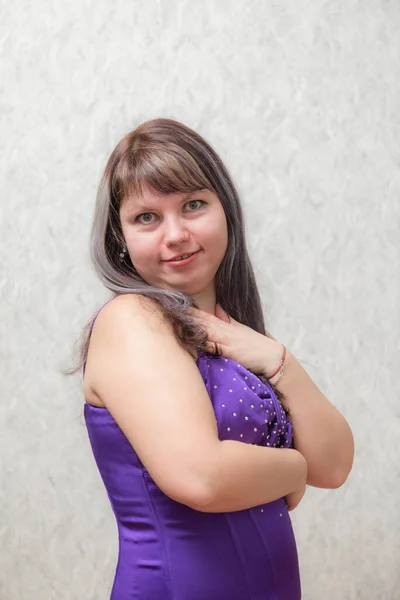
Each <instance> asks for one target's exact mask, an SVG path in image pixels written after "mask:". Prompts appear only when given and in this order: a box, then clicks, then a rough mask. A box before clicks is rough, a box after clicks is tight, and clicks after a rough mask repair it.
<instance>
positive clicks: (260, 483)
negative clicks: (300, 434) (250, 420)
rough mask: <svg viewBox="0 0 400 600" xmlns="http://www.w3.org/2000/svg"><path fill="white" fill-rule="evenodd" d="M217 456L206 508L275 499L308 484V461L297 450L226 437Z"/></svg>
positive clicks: (237, 507)
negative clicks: (246, 442) (247, 442)
mask: <svg viewBox="0 0 400 600" xmlns="http://www.w3.org/2000/svg"><path fill="white" fill-rule="evenodd" d="M219 450H220V451H219V452H218V453H217V456H216V457H215V463H214V465H215V469H214V470H213V479H212V490H211V493H210V495H209V496H208V501H207V502H205V503H204V504H203V505H202V506H201V507H196V508H197V510H200V511H202V512H233V511H238V510H245V509H247V508H251V507H254V506H259V505H260V504H265V503H267V502H272V501H274V500H277V499H278V498H282V497H284V496H286V495H287V494H289V493H291V492H293V491H295V490H297V489H299V488H300V487H301V486H302V485H305V482H306V478H307V463H306V461H305V459H304V458H303V456H302V455H301V454H300V453H299V452H297V451H296V450H292V449H289V448H286V449H282V448H266V447H264V446H256V445H251V444H244V443H242V442H236V441H231V440H226V441H223V442H221V443H220V446H219Z"/></svg>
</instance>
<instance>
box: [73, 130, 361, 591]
mask: <svg viewBox="0 0 400 600" xmlns="http://www.w3.org/2000/svg"><path fill="white" fill-rule="evenodd" d="M265 227H268V224H267V223H266V224H265ZM92 257H93V261H94V265H95V267H96V270H97V272H98V274H99V276H100V278H101V279H102V281H103V282H104V284H105V285H106V287H107V288H108V289H110V290H111V291H112V292H113V298H112V300H111V301H109V302H108V303H107V304H106V305H105V306H104V307H103V308H102V309H101V311H100V312H99V313H98V315H97V318H95V319H94V320H93V321H92V323H91V325H90V327H88V330H87V332H86V334H85V339H84V344H83V349H82V364H83V365H84V367H85V368H84V394H85V399H86V402H85V419H86V424H87V429H88V434H89V438H90V442H91V446H92V449H93V453H94V457H95V460H96V462H97V465H98V468H99V471H100V473H101V476H102V478H103V481H104V485H105V487H106V490H107V493H108V496H109V498H110V502H111V505H112V508H113V511H114V513H115V516H116V519H117V524H118V530H119V560H118V566H117V569H116V575H115V580H114V585H113V590H112V594H111V598H112V600H136V599H140V600H225V599H226V600H245V599H246V600H298V599H299V598H300V578H299V570H298V560H297V552H296V545H295V540H294V535H293V530H292V526H291V521H290V517H289V514H288V511H289V510H292V509H293V508H295V507H296V506H297V505H298V503H299V502H300V500H301V498H302V496H303V494H304V491H305V486H306V484H308V485H313V486H316V487H323V488H337V487H339V486H341V485H342V484H343V483H344V481H345V480H346V478H347V476H348V474H349V471H350V469H351V466H352V461H353V438H352V434H351V431H350V428H349V426H348V424H347V422H346V420H345V419H344V417H343V416H342V415H341V414H340V413H339V412H338V411H337V410H336V408H335V407H334V406H333V405H332V404H331V403H330V402H329V401H328V400H327V399H326V398H325V396H324V395H323V394H322V392H321V391H320V390H319V389H318V387H317V386H316V385H315V384H314V383H313V381H312V380H311V379H310V377H309V376H308V375H307V373H306V372H305V371H304V370H303V368H302V367H301V365H300V364H299V363H298V361H297V360H296V358H295V357H294V356H293V355H292V354H291V353H290V352H289V351H287V350H286V349H285V347H284V346H283V345H282V344H280V343H279V342H278V341H276V340H275V339H273V338H272V337H271V336H270V335H269V334H268V333H267V332H266V331H265V327H264V321H263V315H262V309H261V303H260V298H259V294H258V291H257V286H256V283H255V279H254V274H253V270H252V267H251V264H250V261H249V258H248V254H247V250H246V245H245V239H244V227H243V217H242V211H241V207H240V203H239V199H238V195H237V192H236V190H235V187H234V184H233V182H232V180H231V178H230V176H229V174H228V172H227V170H226V168H225V167H224V165H223V164H222V162H221V160H220V158H219V157H218V156H217V154H216V153H215V151H214V150H213V149H212V148H211V147H210V145H209V144H207V142H205V141H204V140H203V139H202V138H201V137H200V136H199V135H198V134H196V133H195V132H194V131H192V130H191V129H189V128H188V127H186V126H184V125H182V124H180V123H178V122H176V121H172V120H167V119H156V120H153V121H149V122H146V123H144V124H142V125H141V126H139V127H138V128H137V129H136V130H135V131H133V132H131V133H130V134H129V135H127V136H126V137H125V138H124V139H123V140H122V141H121V142H120V143H119V144H118V146H117V147H116V149H115V150H114V152H113V153H112V155H111V157H110V159H109V161H108V163H107V166H106V169H105V173H104V177H103V180H102V182H101V185H100V189H99V193H98V198H97V204H96V211H95V216H94V223H93V229H92Z"/></svg>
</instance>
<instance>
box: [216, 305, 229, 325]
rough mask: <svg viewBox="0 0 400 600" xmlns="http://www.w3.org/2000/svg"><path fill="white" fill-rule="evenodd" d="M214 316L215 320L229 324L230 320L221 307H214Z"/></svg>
mask: <svg viewBox="0 0 400 600" xmlns="http://www.w3.org/2000/svg"><path fill="white" fill-rule="evenodd" d="M215 316H216V317H217V319H220V320H221V321H225V323H230V322H231V319H230V317H229V315H228V313H226V312H225V311H224V309H223V308H222V306H221V305H220V304H217V305H216V306H215Z"/></svg>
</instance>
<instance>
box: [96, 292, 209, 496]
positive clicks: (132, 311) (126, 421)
mask: <svg viewBox="0 0 400 600" xmlns="http://www.w3.org/2000/svg"><path fill="white" fill-rule="evenodd" d="M89 361H90V371H91V373H92V383H93V387H94V390H95V392H96V394H97V395H98V396H99V397H100V398H101V399H102V401H103V402H104V404H105V406H106V407H107V408H108V410H109V411H110V413H111V414H112V416H113V418H114V419H115V421H116V422H117V423H118V425H119V426H120V428H121V430H122V431H123V432H124V434H125V435H126V437H127V438H128V440H129V441H130V443H131V444H132V446H133V447H134V448H135V451H136V452H137V454H138V456H139V458H140V459H141V461H142V462H143V464H144V465H145V467H146V469H147V470H148V471H149V473H150V474H151V476H152V477H153V479H154V480H155V482H156V483H157V485H158V486H159V487H160V488H161V489H162V490H163V491H164V492H165V493H166V494H167V495H169V496H170V497H173V498H175V499H177V500H179V501H181V502H184V503H187V504H190V503H191V502H195V501H196V497H197V496H198V495H201V494H202V493H203V490H205V489H207V478H208V477H209V476H210V475H211V468H212V465H213V463H214V459H215V452H216V451H217V448H218V443H219V440H218V430H217V426H216V421H215V415H214V411H213V408H212V405H211V402H210V398H209V396H208V393H207V390H206V388H205V385H204V382H203V380H202V378H201V375H200V372H199V370H198V368H197V366H196V364H195V362H194V360H193V358H192V357H191V355H190V354H189V353H188V352H187V351H186V350H184V349H183V348H182V347H181V346H180V344H179V343H178V341H177V340H176V338H175V336H174V333H173V331H172V327H171V325H170V323H168V322H167V321H166V320H165V318H164V317H163V316H162V313H161V310H160V309H159V307H157V306H156V305H155V303H153V302H152V301H151V300H148V299H146V298H144V297H138V296H136V295H134V294H127V295H123V296H119V297H118V298H116V299H115V300H113V301H112V302H110V303H109V304H108V305H107V306H105V307H104V308H103V310H102V311H101V312H100V314H99V316H98V317H97V320H96V323H95V325H94V328H93V332H92V337H91V341H90V347H89V354H88V362H89ZM93 374H94V376H93ZM213 454H214V457H213Z"/></svg>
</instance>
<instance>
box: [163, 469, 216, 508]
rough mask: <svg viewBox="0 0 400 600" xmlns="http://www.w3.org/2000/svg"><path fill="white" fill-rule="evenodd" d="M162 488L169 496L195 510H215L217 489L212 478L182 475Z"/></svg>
mask: <svg viewBox="0 0 400 600" xmlns="http://www.w3.org/2000/svg"><path fill="white" fill-rule="evenodd" d="M160 488H161V486H160ZM161 489H162V491H163V492H164V493H165V494H166V495H167V496H169V498H171V499H172V500H175V502H179V503H180V504H184V505H185V506H188V507H189V508H192V509H193V510H197V511H199V512H213V505H214V503H215V489H214V486H213V485H212V483H211V481H210V479H207V478H200V477H199V478H196V477H193V475H192V474H191V475H188V476H186V477H181V478H180V479H179V480H176V481H175V482H172V481H171V480H170V481H168V483H167V484H164V485H163V486H162V488H161Z"/></svg>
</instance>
